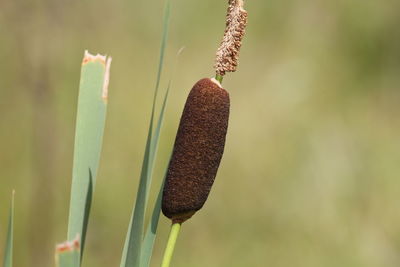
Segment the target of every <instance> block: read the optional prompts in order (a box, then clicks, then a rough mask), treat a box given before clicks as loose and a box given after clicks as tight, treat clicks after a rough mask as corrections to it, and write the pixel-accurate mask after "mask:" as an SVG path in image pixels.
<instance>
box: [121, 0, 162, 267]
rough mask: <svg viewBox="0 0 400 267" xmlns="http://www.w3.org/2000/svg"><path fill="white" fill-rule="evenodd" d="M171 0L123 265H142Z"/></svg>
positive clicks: (123, 255) (134, 266) (129, 266)
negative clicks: (156, 114) (157, 111)
mask: <svg viewBox="0 0 400 267" xmlns="http://www.w3.org/2000/svg"><path fill="white" fill-rule="evenodd" d="M169 9H170V7H169V1H167V3H166V8H165V11H164V21H163V37H162V41H161V48H160V58H159V64H158V72H157V81H156V86H155V90H154V98H153V107H152V112H151V118H150V125H149V131H148V135H147V141H146V149H145V154H144V158H143V163H142V171H141V174H140V181H139V188H138V193H137V195H136V202H135V208H134V211H133V215H132V218H131V221H130V224H129V229H128V233H127V237H126V240H125V246H124V250H123V254H122V259H121V264H120V266H121V267H138V266H140V256H141V250H142V241H143V231H144V217H145V212H146V205H147V200H148V195H149V189H150V185H151V176H152V170H153V165H154V159H155V154H156V153H155V152H156V150H157V146H158V139H159V135H157V138H156V139H155V138H154V137H153V125H154V113H155V105H156V99H157V96H158V88H159V85H160V78H161V73H162V68H163V63H164V52H165V46H166V41H167V35H168V23H169Z"/></svg>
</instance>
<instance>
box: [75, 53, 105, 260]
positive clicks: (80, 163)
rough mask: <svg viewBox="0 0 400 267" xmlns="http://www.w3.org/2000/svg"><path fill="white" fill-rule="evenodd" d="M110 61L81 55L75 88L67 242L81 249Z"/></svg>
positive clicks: (99, 146) (103, 117)
mask: <svg viewBox="0 0 400 267" xmlns="http://www.w3.org/2000/svg"><path fill="white" fill-rule="evenodd" d="M110 64H111V58H107V57H105V56H101V55H96V56H94V55H91V54H89V53H88V52H87V51H85V56H84V58H83V62H82V69H81V80H80V85H79V98H78V111H77V119H76V130H75V131H76V132H75V148H74V149H75V151H74V162H73V172H72V186H71V202H70V211H69V222H68V240H72V239H73V238H75V237H76V236H77V235H78V236H80V237H81V241H80V251H81V253H80V255H82V254H83V249H84V245H85V237H86V228H87V224H88V219H89V212H90V206H91V202H92V194H93V190H94V185H95V183H96V176H97V170H98V167H99V160H100V153H101V147H102V139H103V132H104V125H105V118H106V110H107V90H108V79H109V68H110Z"/></svg>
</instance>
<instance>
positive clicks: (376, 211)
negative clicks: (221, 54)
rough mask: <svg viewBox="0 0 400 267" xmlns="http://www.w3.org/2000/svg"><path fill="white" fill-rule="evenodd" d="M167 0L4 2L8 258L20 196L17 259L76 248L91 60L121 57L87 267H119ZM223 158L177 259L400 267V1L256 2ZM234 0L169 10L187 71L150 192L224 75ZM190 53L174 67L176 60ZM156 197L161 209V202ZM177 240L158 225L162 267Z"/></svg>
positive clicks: (0, 174)
mask: <svg viewBox="0 0 400 267" xmlns="http://www.w3.org/2000/svg"><path fill="white" fill-rule="evenodd" d="M163 7H164V3H163V1H161V0H147V1H138V0H130V1H127V0H117V1H106V0H96V1H94V0H84V1H81V0H71V1H63V0H40V1H39V0H32V1H23V0H16V1H13V0H2V1H0V62H1V63H0V114H1V115H0V179H1V183H0V203H1V204H0V256H1V255H2V250H3V245H4V240H5V231H6V223H7V216H8V207H9V202H10V196H11V191H12V190H13V189H15V190H16V216H15V218H16V228H15V231H16V236H15V266H17V267H19V266H35V267H36V266H38V267H39V266H40V267H47V266H54V262H53V261H54V256H53V250H54V245H55V244H56V243H57V242H61V241H63V240H64V239H65V238H66V231H67V216H68V208H69V193H70V183H71V169H72V155H73V140H74V127H75V115H76V105H77V95H78V85H79V75H80V64H81V60H82V57H83V51H84V50H85V49H89V51H90V52H92V53H97V52H99V53H103V54H109V55H111V56H112V57H113V63H112V68H111V81H110V88H109V89H110V95H109V105H108V115H107V124H106V129H105V135H104V145H103V154H102V160H101V164H100V165H101V166H100V170H99V176H98V179H97V185H96V190H95V195H94V202H93V206H92V213H91V215H92V216H91V219H90V223H89V232H88V237H87V238H88V240H87V248H86V251H85V253H86V255H85V258H84V266H93V267H94V266H96V267H97V266H119V259H120V256H121V250H122V247H123V240H124V237H125V233H126V230H127V226H128V222H129V217H130V212H131V208H132V205H133V201H134V197H135V192H136V188H137V185H138V179H139V172H140V166H141V161H142V156H143V152H144V146H145V139H146V134H147V127H148V123H149V116H150V108H151V101H152V94H153V88H154V84H155V77H156V69H157V62H158V57H159V46H160V39H161V28H162V26H161V25H162V14H163ZM246 8H247V10H248V12H249V25H248V30H247V35H246V38H245V40H244V43H243V47H242V51H241V59H240V66H239V70H238V72H236V73H234V74H229V75H227V76H226V78H225V80H224V83H223V84H224V87H226V88H227V89H228V90H229V91H230V94H231V101H232V109H231V117H230V126H229V127H230V128H229V133H228V136H227V144H226V150H225V154H224V158H223V161H222V165H221V167H220V170H219V173H218V176H217V179H216V182H215V185H214V187H213V190H212V193H211V195H210V197H209V200H208V202H207V203H206V205H205V207H204V209H203V210H201V211H200V212H198V214H196V215H195V217H194V218H193V219H192V220H190V221H189V222H187V223H185V224H184V225H183V231H182V233H181V235H180V237H179V240H178V244H177V248H176V254H175V256H174V259H173V266H175V267H179V266H182V267H183V266H193V267H196V266H208V267H214V266H215V267H216V266H230V267H235V266H274V267H288V266H298V267H303V266H304V267H313V266H315V267H320V266H324V267H329V266H332V267H336V266H351V267H357V266H360V267H361V266H362V267H381V266H385V267H391V266H400V254H399V251H400V214H399V212H400V210H399V199H400V179H399V178H400V177H399V176H400V152H399V151H400V142H399V135H400V134H399V132H400V116H399V115H400V112H399V106H400V105H399V103H400V86H399V84H400V32H399V28H400V16H399V10H400V2H399V1H398V0H384V1H377V0H375V1H372V0H371V1H365V0H352V1H348V0H324V1H322V0H302V1H300V0H287V1H279V0H268V1H261V0H259V1H256V0H253V1H247V3H246ZM225 10H226V1H215V0H202V1H198V0H173V1H172V9H171V24H170V35H169V41H168V47H167V50H166V52H167V56H166V62H165V72H164V74H163V80H162V88H165V87H166V84H167V82H168V79H169V78H170V77H171V76H173V77H174V80H173V86H172V91H171V94H170V98H169V102H168V107H167V115H166V121H165V124H164V127H163V132H162V140H161V146H160V157H159V160H158V162H157V168H156V172H155V175H156V176H155V184H154V185H155V187H154V190H153V191H154V192H153V196H155V194H156V191H157V186H158V185H159V183H160V179H161V176H162V173H163V170H164V168H165V165H166V157H167V155H168V153H169V151H170V150H171V146H172V143H173V140H174V135H175V133H176V129H177V125H178V122H179V117H180V114H181V110H182V108H183V105H184V101H185V98H186V96H187V93H188V91H189V89H190V88H191V86H192V85H193V84H194V83H195V82H196V81H197V80H199V79H200V78H203V77H211V76H212V75H213V69H212V65H213V60H214V53H215V50H216V48H217V46H218V44H219V42H220V39H221V36H222V33H223V29H224V23H225V21H224V20H225ZM182 46H185V47H186V49H185V51H184V52H183V53H182V55H181V56H180V59H179V64H178V67H177V68H176V71H175V74H174V71H173V69H174V67H173V66H174V65H175V62H176V56H175V55H176V52H177V51H178V50H179V49H180V48H181V47H182ZM151 206H152V202H151V203H150V207H151ZM168 230H169V221H168V220H167V219H165V218H164V217H162V218H161V219H160V227H159V235H158V238H157V241H156V247H155V251H154V258H153V261H152V266H159V264H160V260H161V256H162V253H163V248H164V246H165V244H166V238H167V235H168Z"/></svg>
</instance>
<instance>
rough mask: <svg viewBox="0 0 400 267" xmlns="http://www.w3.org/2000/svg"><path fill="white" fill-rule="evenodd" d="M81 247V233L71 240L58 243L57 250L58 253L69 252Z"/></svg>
mask: <svg viewBox="0 0 400 267" xmlns="http://www.w3.org/2000/svg"><path fill="white" fill-rule="evenodd" d="M79 249H80V238H79V234H78V235H76V237H75V238H74V239H73V240H71V241H66V242H64V243H61V244H58V245H57V246H56V251H57V252H58V253H63V252H69V251H74V250H79Z"/></svg>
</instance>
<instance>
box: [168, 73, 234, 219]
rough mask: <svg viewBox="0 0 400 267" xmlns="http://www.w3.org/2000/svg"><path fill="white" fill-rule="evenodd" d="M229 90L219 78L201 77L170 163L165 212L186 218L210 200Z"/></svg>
mask: <svg viewBox="0 0 400 267" xmlns="http://www.w3.org/2000/svg"><path fill="white" fill-rule="evenodd" d="M229 105H230V101H229V94H228V92H227V91H226V90H225V89H223V88H221V86H220V84H219V83H218V82H217V81H214V80H211V79H208V78H205V79H202V80H200V81H198V82H197V83H196V84H195V85H194V86H193V88H192V90H191V91H190V93H189V96H188V98H187V101H186V104H185V108H184V110H183V113H182V117H181V121H180V124H179V128H178V133H177V135H176V139H175V145H174V151H173V153H172V157H171V161H170V163H169V167H168V172H167V177H166V181H165V186H164V192H163V199H162V212H163V213H164V215H165V216H167V217H168V218H170V219H172V221H173V222H179V223H181V222H183V221H185V220H187V219H189V218H190V217H191V216H192V215H193V214H194V213H195V212H196V211H198V210H199V209H201V208H202V207H203V205H204V203H205V201H206V200H207V197H208V194H209V192H210V190H211V186H212V184H213V183H214V179H215V176H216V174H217V170H218V167H219V164H220V161H221V158H222V154H223V152H224V146H225V136H226V132H227V128H228V118H229Z"/></svg>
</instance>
